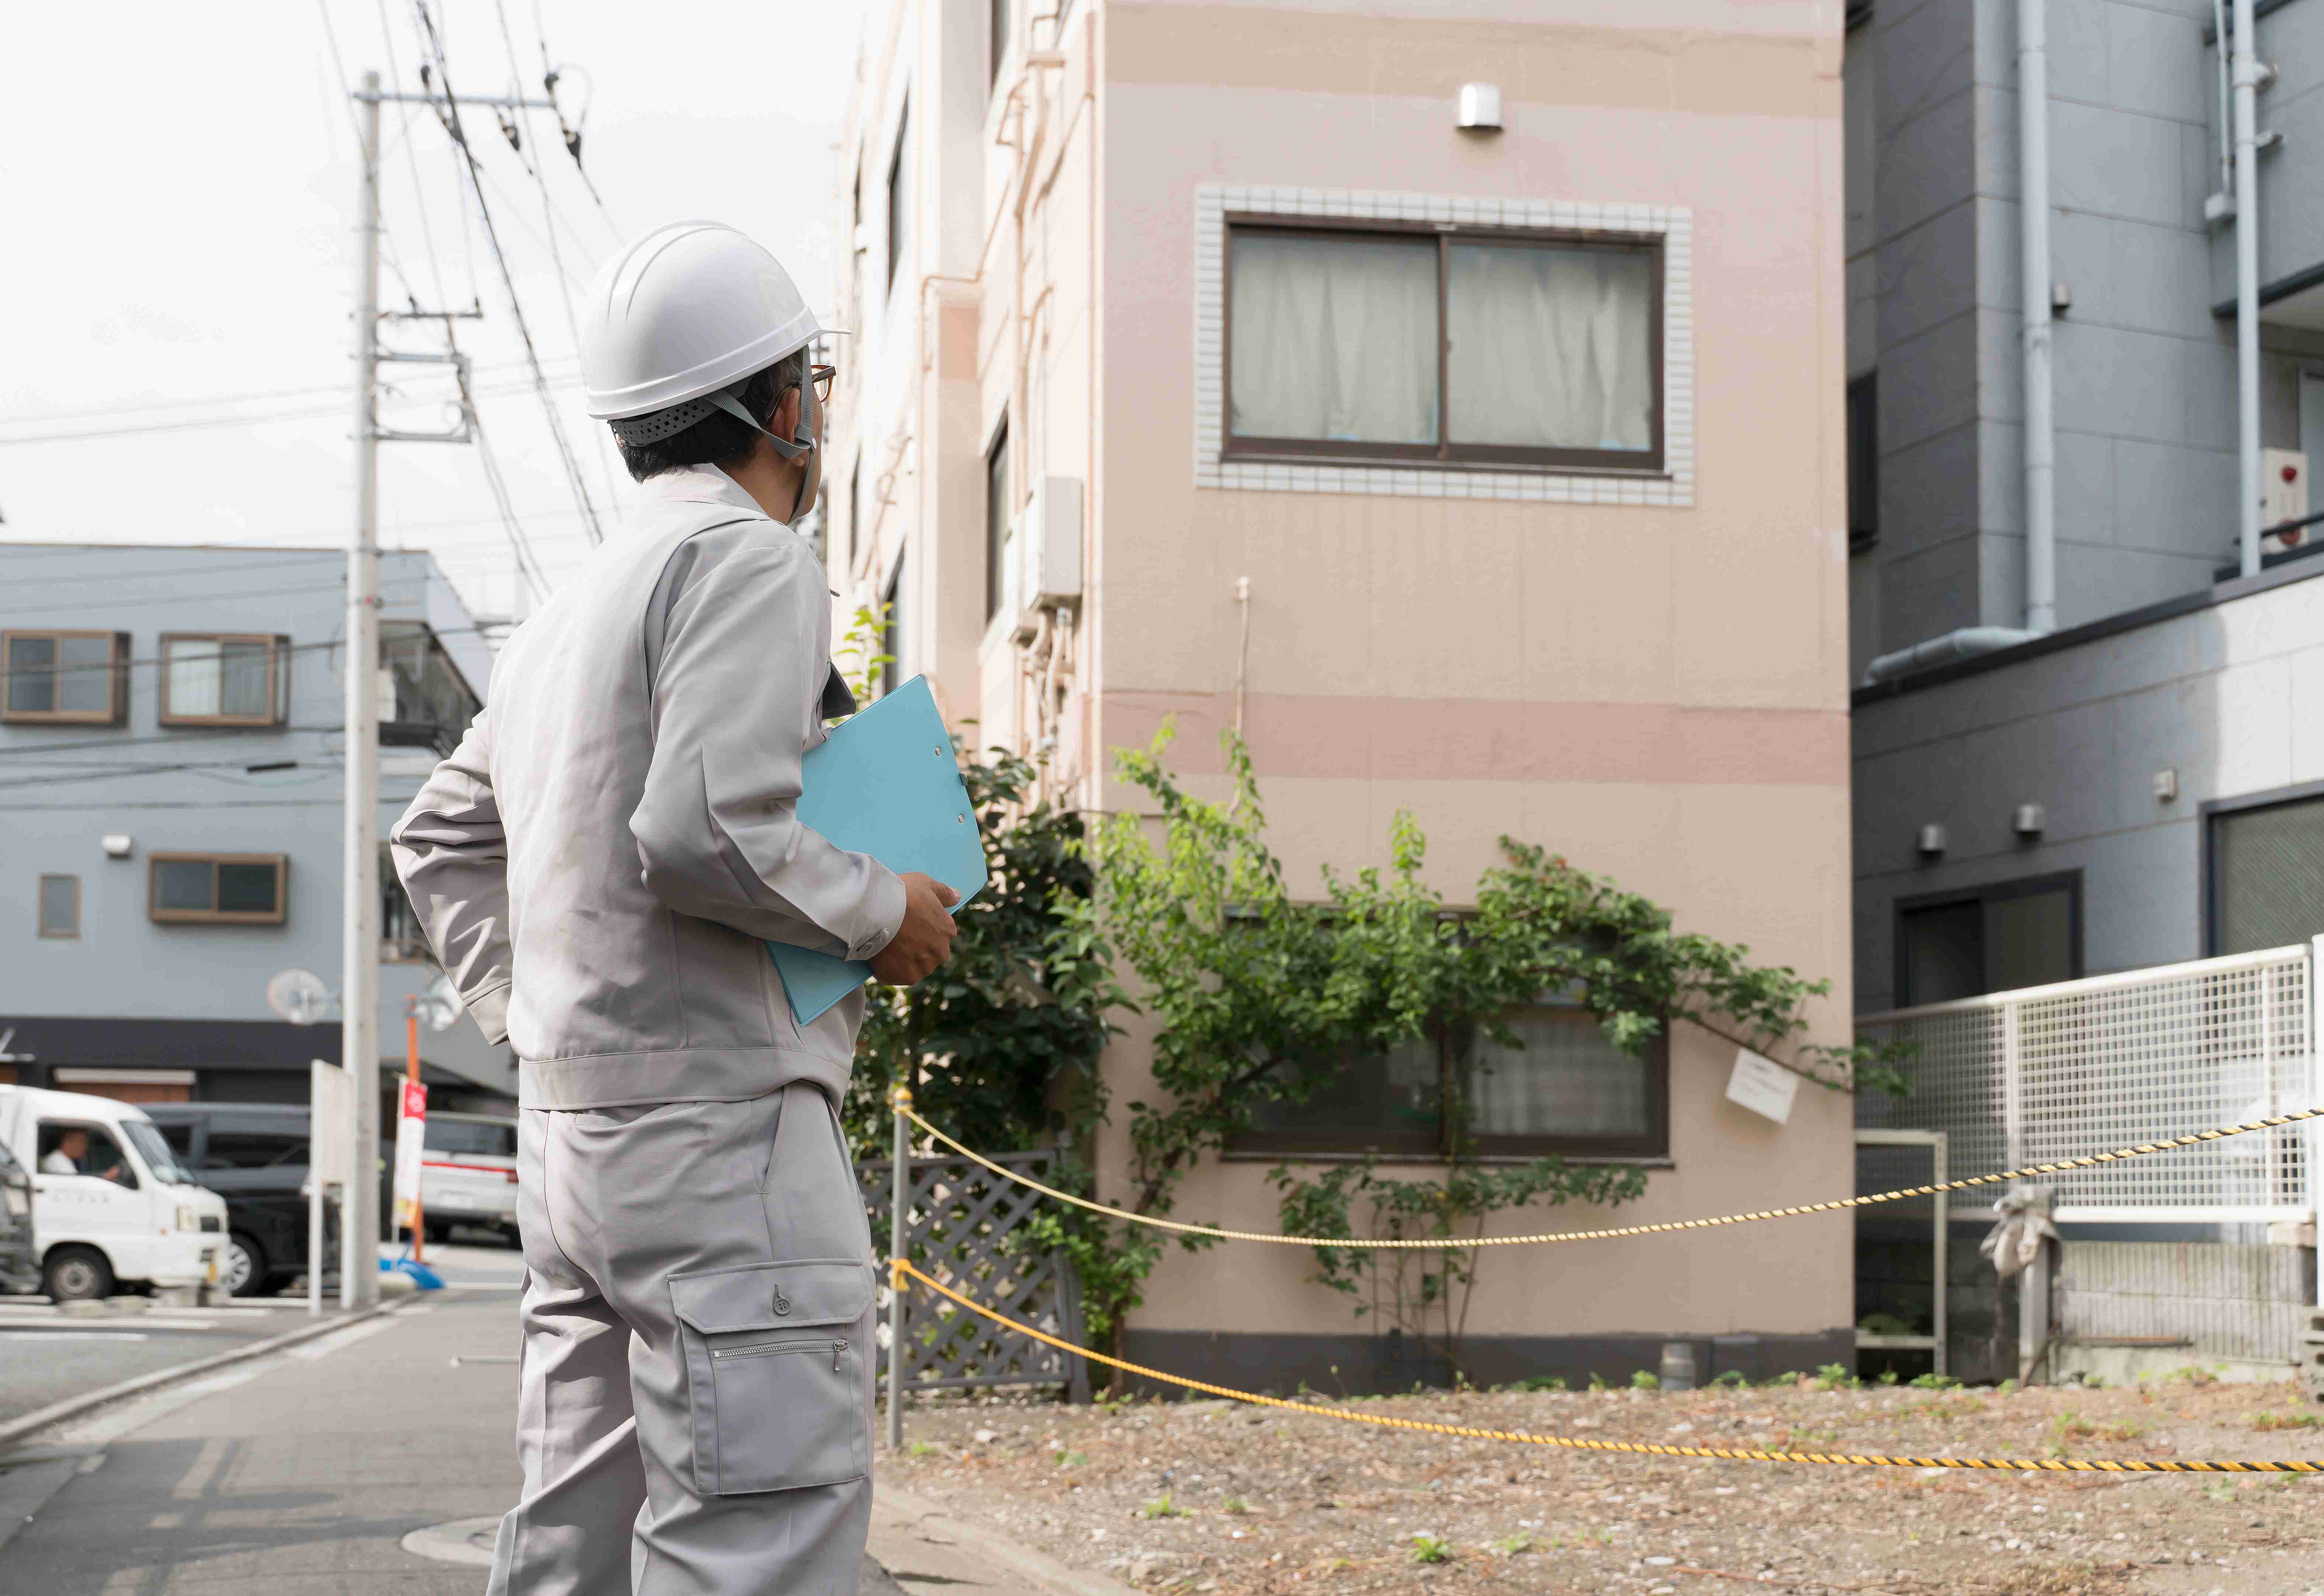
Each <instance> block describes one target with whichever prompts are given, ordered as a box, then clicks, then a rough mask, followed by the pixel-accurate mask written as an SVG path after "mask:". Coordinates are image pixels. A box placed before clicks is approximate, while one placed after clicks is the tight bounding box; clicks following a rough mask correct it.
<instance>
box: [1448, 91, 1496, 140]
mask: <svg viewBox="0 0 2324 1596" xmlns="http://www.w3.org/2000/svg"><path fill="white" fill-rule="evenodd" d="M1453 122H1454V125H1456V126H1459V127H1465V128H1467V129H1469V130H1470V131H1471V133H1499V132H1500V131H1501V86H1500V85H1499V84H1498V83H1463V84H1462V86H1461V102H1460V107H1459V110H1458V112H1457V114H1456V115H1455V116H1454V118H1453Z"/></svg>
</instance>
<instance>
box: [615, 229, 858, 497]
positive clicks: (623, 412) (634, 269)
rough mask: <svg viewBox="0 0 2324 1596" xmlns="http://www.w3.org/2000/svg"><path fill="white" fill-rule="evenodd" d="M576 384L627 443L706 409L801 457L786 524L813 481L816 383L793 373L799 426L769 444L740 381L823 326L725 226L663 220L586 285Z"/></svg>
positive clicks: (760, 254) (659, 434) (817, 473)
mask: <svg viewBox="0 0 2324 1596" xmlns="http://www.w3.org/2000/svg"><path fill="white" fill-rule="evenodd" d="M588 298H589V303H588V312H587V315H588V319H587V321H586V324H585V325H584V327H583V328H582V332H581V381H582V385H583V388H584V390H585V391H586V395H587V403H588V410H589V413H590V414H591V415H592V416H595V417H596V418H597V419H598V420H602V421H604V422H606V423H607V424H609V425H610V426H611V427H612V428H613V436H614V437H616V438H620V439H621V440H622V442H623V443H625V444H631V445H637V444H645V443H654V442H659V440H660V439H662V438H672V437H675V436H677V435H678V433H680V432H683V431H685V430H686V429H687V428H689V427H692V426H694V425H695V424H696V422H698V421H700V420H702V419H703V418H704V417H705V416H708V415H709V414H710V413H711V412H712V411H725V412H726V413H727V414H728V415H730V416H733V418H734V419H735V420H739V421H741V422H742V424H743V425H745V426H747V427H749V428H751V429H752V430H753V431H756V432H760V433H764V434H765V436H766V438H767V439H768V441H769V442H770V443H772V444H773V445H774V447H775V452H776V453H777V454H779V455H780V456H782V457H783V458H784V459H786V460H797V459H799V458H800V457H802V456H804V457H806V459H807V469H806V471H805V474H804V475H802V476H801V477H800V479H799V487H798V498H797V500H796V501H795V502H794V503H793V504H792V506H791V513H790V516H789V518H788V519H789V520H790V521H792V522H793V523H796V522H797V521H798V519H799V517H800V516H802V515H804V514H806V513H807V511H808V509H810V508H811V507H812V506H813V505H814V503H815V495H816V485H817V484H818V483H819V481H820V479H821V477H822V475H823V473H822V462H823V456H822V450H821V449H819V448H817V447H816V398H815V383H814V382H813V381H812V380H811V374H808V373H805V372H802V373H801V374H800V377H801V381H800V383H799V412H798V430H797V431H796V432H794V433H793V434H792V435H791V436H790V437H788V438H781V437H778V436H777V435H776V434H774V433H772V432H768V431H767V429H766V428H765V427H764V426H763V425H761V418H760V417H757V416H753V415H752V414H751V412H750V411H747V410H745V409H743V407H742V401H741V397H740V395H741V392H742V384H743V383H745V382H746V381H748V380H749V379H750V377H751V376H752V374H755V373H758V372H762V371H764V370H766V369H767V367H769V366H770V365H772V364H775V362H777V361H779V360H780V359H782V358H783V357H784V356H785V355H790V354H793V353H795V352H796V351H798V350H800V349H803V348H805V347H807V346H808V345H809V344H812V343H813V342H814V341H815V340H816V337H818V336H819V335H820V334H821V333H822V331H823V329H822V328H820V327H818V326H817V325H816V319H815V312H814V311H812V310H810V309H807V301H806V300H804V299H802V298H800V297H799V291H798V285H797V284H795V283H793V282H792V281H791V274H790V273H789V272H786V271H784V270H783V266H782V263H781V262H780V261H778V260H777V259H775V257H774V256H773V255H772V254H769V253H768V252H767V251H766V250H765V249H764V248H762V247H761V245H759V244H754V243H752V241H751V240H750V239H748V238H746V237H744V236H743V235H742V234H740V233H738V232H736V231H735V230H734V229H733V228H732V227H729V226H725V225H724V223H722V222H671V223H669V224H668V225H666V226H659V227H656V228H655V229H654V230H653V231H652V232H650V233H649V234H647V235H645V236H644V237H642V238H641V239H639V240H638V241H637V242H636V243H634V244H631V245H630V246H629V247H628V248H627V249H625V250H623V251H622V253H621V254H618V255H616V256H615V257H614V258H613V260H612V261H611V262H609V263H607V264H606V266H605V268H604V270H603V271H601V272H598V273H597V277H596V280H595V281H593V282H592V283H590V285H589V296H588Z"/></svg>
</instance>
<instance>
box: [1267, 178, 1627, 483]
mask: <svg viewBox="0 0 2324 1596" xmlns="http://www.w3.org/2000/svg"><path fill="white" fill-rule="evenodd" d="M1661 328H1662V249H1661V244H1660V242H1659V241H1658V240H1652V239H1648V240H1642V241H1637V242H1620V243H1615V242H1609V241H1605V240H1601V239H1595V238H1592V239H1582V238H1552V237H1542V236H1537V235H1529V234H1510V233H1505V234H1499V235H1494V234H1491V233H1489V232H1478V231H1474V230H1464V231H1462V232H1461V233H1459V234H1458V235H1455V234H1452V233H1439V232H1437V231H1435V230H1434V229H1433V228H1431V229H1404V228H1397V227H1389V226H1379V227H1373V228H1366V229H1360V230H1358V229H1341V228H1331V229H1326V228H1320V227H1314V226H1287V225H1284V224H1281V223H1277V222H1266V221H1258V220H1253V221H1246V222H1242V223H1239V224H1237V225H1236V226H1233V228H1232V229H1231V234H1230V236H1229V241H1228V251H1227V412H1228V415H1227V438H1226V453H1227V454H1228V455H1230V456H1237V455H1240V456H1243V457H1305V458H1318V457H1320V458H1328V459H1374V460H1419V461H1438V462H1443V463H1448V464H1450V463H1465V464H1474V465H1486V466H1491V465H1509V466H1545V467H1546V466H1555V467H1563V468H1574V467H1580V468H1583V469H1614V470H1631V471H1659V470H1660V469H1661V468H1662V464H1663V420H1662V331H1661Z"/></svg>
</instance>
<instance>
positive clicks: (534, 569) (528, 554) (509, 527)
mask: <svg viewBox="0 0 2324 1596" xmlns="http://www.w3.org/2000/svg"><path fill="white" fill-rule="evenodd" d="M468 424H469V426H470V427H471V428H472V429H474V430H475V437H476V459H477V462H478V463H479V464H480V465H482V466H484V485H485V486H486V487H487V488H489V489H491V491H492V495H493V504H494V505H495V506H497V507H498V509H499V510H500V515H501V526H502V528H503V530H505V531H506V532H507V533H508V540H509V549H510V551H511V552H512V554H514V555H515V557H516V570H517V575H518V576H520V577H523V578H524V584H525V587H526V589H527V591H528V592H530V594H531V595H532V597H533V600H534V602H536V603H538V602H539V600H540V599H543V598H545V597H547V596H548V595H549V580H548V578H547V577H545V576H543V575H542V574H541V571H540V562H539V559H538V558H535V557H534V555H533V552H532V545H531V543H530V541H529V540H527V539H526V538H525V535H524V527H523V525H522V523H521V522H520V521H518V520H517V515H516V506H515V504H514V503H512V501H511V500H510V498H509V491H508V484H507V483H506V482H505V481H503V479H502V476H501V467H500V461H499V459H498V458H497V457H495V456H494V455H493V445H492V439H491V438H487V437H486V436H485V435H484V418H483V417H482V416H479V415H478V414H477V413H476V411H475V407H474V406H473V405H472V406H470V407H469V410H468Z"/></svg>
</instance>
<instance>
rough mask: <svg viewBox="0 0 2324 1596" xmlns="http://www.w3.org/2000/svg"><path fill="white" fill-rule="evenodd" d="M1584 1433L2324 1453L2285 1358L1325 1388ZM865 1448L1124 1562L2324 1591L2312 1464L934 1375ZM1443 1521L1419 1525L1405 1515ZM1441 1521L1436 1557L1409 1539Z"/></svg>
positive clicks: (945, 1494) (1247, 1575) (1452, 1584)
mask: <svg viewBox="0 0 2324 1596" xmlns="http://www.w3.org/2000/svg"><path fill="white" fill-rule="evenodd" d="M1316 1400H1319V1401H1323V1402H1325V1403H1327V1404H1330V1405H1333V1406H1338V1407H1344V1408H1346V1409H1348V1410H1350V1411H1355V1412H1363V1413H1377V1414H1387V1415H1393V1416H1397V1417H1399V1418H1412V1419H1421V1420H1426V1421H1432V1422H1438V1423H1446V1424H1458V1425H1476V1426H1484V1427H1492V1428H1501V1429H1521V1430H1527V1431H1530V1432H1532V1433H1535V1434H1537V1435H1578V1436H1584V1437H1590V1438H1594V1439H1601V1440H1631V1441H1667V1442H1683V1443H1685V1444H1697V1445H1720V1444H1727V1445H1743V1446H1752V1447H1771V1448H1773V1447H1793V1448H1797V1449H1801V1450H1806V1451H1849V1452H1858V1453H1864V1452H1888V1453H1905V1454H1908V1455H1914V1456H1923V1457H1926V1456H1937V1455H1948V1456H1954V1457H2036V1458H2039V1457H2061V1456H2063V1457H2086V1458H2123V1459H2134V1458H2163V1457H2178V1458H2202V1457H2210V1458H2250V1459H2256V1458H2294V1457H2306V1458H2324V1434H2319V1433H2318V1431H2317V1430H2316V1429H2315V1427H2314V1426H2315V1425H2316V1424H2317V1422H2318V1420H2319V1416H2324V1410H2319V1409H2316V1408H2304V1407H2301V1402H2300V1398H2299V1397H2298V1395H2297V1393H2296V1391H2295V1390H2294V1388H2292V1387H2290V1386H2248V1385H2246V1386H2227V1385H2207V1386H2196V1385H2190V1384H2186V1383H2180V1382H2176V1381H2172V1382H2165V1383H2161V1384H2157V1385H2153V1386H2149V1387H2146V1388H2125V1389H2083V1388H2057V1389H2038V1390H2031V1391H2022V1392H2015V1393H2002V1392H1996V1391H1986V1390H1971V1391H1960V1390H1956V1391H1949V1392H1937V1391H1929V1390H1916V1389H1913V1388H1872V1389H1867V1390H1861V1391H1849V1390H1821V1389H1817V1388H1812V1387H1801V1388H1775V1389H1769V1388H1759V1389H1747V1390H1739V1391H1736V1390H1709V1391H1693V1392H1686V1393H1676V1392H1648V1391H1628V1390H1622V1391H1602V1392H1600V1391H1591V1392H1573V1393H1567V1392H1562V1391H1542V1392H1526V1391H1492V1392H1469V1393H1463V1394H1460V1395H1454V1394H1452V1393H1446V1392H1431V1393H1427V1394H1425V1395H1415V1396H1411V1397H1404V1398H1388V1399H1379V1398H1373V1399H1369V1400H1361V1401H1357V1402H1349V1403H1332V1402H1331V1399H1330V1398H1316ZM906 1433H907V1437H908V1450H909V1452H910V1453H911V1455H908V1456H906V1457H901V1458H898V1459H896V1460H894V1462H892V1463H890V1462H883V1463H882V1464H881V1470H882V1472H883V1474H885V1473H889V1472H890V1471H892V1477H893V1478H894V1480H895V1481H896V1482H897V1483H898V1484H899V1485H901V1486H903V1487H904V1488H905V1489H907V1490H912V1491H915V1492H918V1493H919V1494H921V1495H924V1496H927V1497H931V1498H935V1499H939V1500H941V1501H942V1502H943V1503H944V1510H945V1513H947V1514H948V1515H951V1516H954V1517H957V1518H965V1519H970V1520H974V1521H977V1522H982V1523H984V1524H988V1525H990V1526H991V1527H994V1528H997V1529H999V1530H1001V1531H1002V1532H1004V1533H1006V1534H1009V1535H1010V1536H1015V1537H1016V1538H1018V1539H1019V1540H1020V1541H1022V1542H1025V1543H1028V1544H1030V1545H1036V1546H1038V1547H1040V1548H1041V1549H1042V1550H1044V1551H1047V1552H1048V1553H1050V1554H1052V1555H1054V1556H1056V1557H1058V1558H1060V1559H1062V1560H1064V1561H1065V1562H1067V1563H1071V1564H1077V1565H1079V1566H1082V1567H1086V1568H1102V1569H1104V1570H1105V1571H1106V1572H1108V1573H1111V1574H1112V1575H1113V1576H1114V1577H1116V1578H1117V1579H1120V1580H1124V1581H1127V1582H1129V1583H1130V1584H1132V1585H1135V1586H1138V1587H1139V1589H1141V1590H1145V1591H1159V1592H1169V1593H1171V1596H1184V1593H1191V1592H1208V1591H1217V1592H1220V1593H1222V1596H1235V1593H1237V1592H1241V1593H1244V1596H1260V1593H1262V1592H1264V1593H1268V1596H1274V1593H1280V1592H1291V1591H1297V1592H1300V1593H1301V1596H1307V1593H1309V1592H1319V1591H1331V1592H1337V1591H1416V1590H1432V1589H1443V1590H1461V1589H1466V1588H1469V1587H1476V1588H1480V1589H1484V1590H1491V1591H1541V1592H1552V1591H1554V1592H1561V1593H1563V1592H1585V1591H1586V1592H1591V1593H1595V1592H1600V1591H1607V1592H1618V1593H1623V1596H1633V1593H1634V1596H1649V1593H1654V1592H1687V1593H1690V1596H1691V1593H1693V1592H1698V1591H1699V1592H1705V1593H1708V1592H1713V1591H1735V1590H1738V1589H1740V1588H1741V1586H1742V1585H1745V1584H1759V1585H1763V1586H1766V1587H1769V1588H1776V1589H1790V1590H1797V1591H1809V1592H1814V1591H1864V1592H1881V1591H1886V1592H1891V1593H1893V1596H1926V1593H1931V1592H1940V1591H1941V1592H1947V1593H1952V1592H1960V1593H1961V1596H2129V1593H2132V1592H2149V1591H2152V1592H2167V1593H2169V1596H2324V1555H2319V1554H2324V1477H2300V1476H2285V1475H2253V1476H2244V1477H2232V1476H2230V1477H2224V1478H2222V1477H2218V1476H2206V1475H2168V1476H2160V1477H2155V1476H2147V1477H2135V1476H2123V1475H2107V1474H2048V1473H2044V1474H1994V1473H1972V1472H1968V1471H1955V1470H1920V1469H1911V1468H1862V1467H1832V1466H1822V1465H1812V1464H1802V1463H1762V1462H1722V1461H1715V1460H1709V1459H1665V1458H1652V1457H1638V1456H1620V1455H1606V1454H1597V1453H1578V1452H1571V1451H1567V1450H1564V1449H1563V1448H1559V1449H1550V1448H1544V1447H1536V1446H1527V1445H1518V1444H1509V1443H1506V1442H1489V1441H1474V1440H1467V1439H1463V1438H1460V1437H1453V1436H1443V1435H1422V1434H1416V1433H1413V1432H1399V1431H1395V1430H1386V1429H1381V1428H1379V1427H1377V1426H1373V1425H1353V1424H1344V1423H1339V1422H1335V1421H1333V1420H1332V1419H1329V1418H1324V1417H1320V1416H1311V1415H1300V1414H1280V1413H1270V1412H1268V1411H1267V1410H1264V1409H1260V1408H1254V1407H1245V1406H1242V1405H1240V1404H1231V1403H1226V1402H1191V1403H1183V1404H1181V1403H1159V1404H1157V1403H1142V1402H1141V1403H1133V1404H1129V1405H1125V1406H1120V1407H1111V1408H1107V1407H1081V1408H1075V1407H1063V1406H1058V1405H1054V1404H1050V1403H1046V1402H1040V1401H1033V1400H1027V1399H1022V1398H966V1399H954V1400H950V1401H945V1400H938V1401H936V1402H934V1403H932V1404H930V1405H928V1406H926V1407H916V1408H915V1409H914V1410H913V1411H912V1412H911V1414H910V1415H909V1416H908V1425H907V1432H906ZM1420 1536H1431V1537H1434V1540H1435V1541H1436V1542H1438V1543H1440V1545H1439V1546H1437V1547H1435V1548H1431V1547H1430V1546H1429V1545H1427V1544H1426V1543H1424V1542H1423V1541H1421V1540H1420V1539H1419V1538H1418V1537H1420ZM1430 1550H1441V1551H1442V1553H1443V1561H1437V1562H1429V1561H1424V1560H1423V1558H1422V1557H1421V1556H1420V1555H1419V1554H1420V1553H1422V1552H1425V1551H1430Z"/></svg>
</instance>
